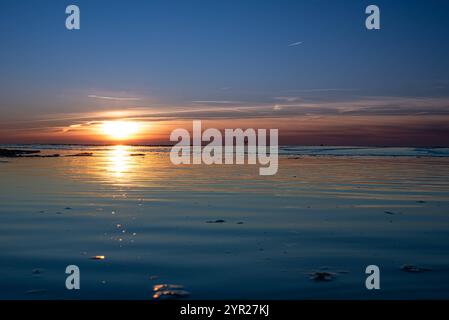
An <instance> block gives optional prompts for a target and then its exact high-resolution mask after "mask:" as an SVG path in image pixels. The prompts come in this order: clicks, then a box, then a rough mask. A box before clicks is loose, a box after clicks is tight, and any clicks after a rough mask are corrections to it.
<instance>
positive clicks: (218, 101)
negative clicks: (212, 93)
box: [192, 100, 240, 104]
mask: <svg viewBox="0 0 449 320" xmlns="http://www.w3.org/2000/svg"><path fill="white" fill-rule="evenodd" d="M192 102H193V103H199V104H237V103H240V102H239V101H227V100H197V101H192Z"/></svg>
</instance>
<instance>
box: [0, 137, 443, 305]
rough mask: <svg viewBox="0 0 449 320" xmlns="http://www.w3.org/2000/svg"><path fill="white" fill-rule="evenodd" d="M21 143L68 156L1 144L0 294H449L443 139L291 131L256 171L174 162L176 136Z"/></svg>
mask: <svg viewBox="0 0 449 320" xmlns="http://www.w3.org/2000/svg"><path fill="white" fill-rule="evenodd" d="M6 147H8V148H10V147H11V146H5V148H6ZM12 147H13V148H18V147H20V148H21V149H30V150H40V151H41V152H40V153H39V154H40V155H55V154H58V155H59V156H58V157H48V158H38V157H33V158H28V157H10V158H8V157H4V158H0V203H1V206H0V252H1V255H2V257H1V259H0V274H1V275H2V276H1V279H0V285H1V287H2V289H3V290H2V291H1V292H0V299H144V300H152V299H154V297H153V295H154V286H155V285H158V284H170V285H176V286H179V287H181V286H182V290H183V292H184V293H185V295H183V296H182V297H178V298H190V299H448V298H449V232H448V230H449V211H448V209H449V156H448V155H449V153H448V152H447V148H446V149H438V148H435V149H425V148H422V149H413V148H322V147H315V148H306V147H303V148H296V147H292V148H290V147H284V148H281V152H280V158H279V171H278V173H277V174H276V175H274V176H260V175H259V172H258V167H257V166H249V165H232V166H225V165H212V166H207V165H196V166H193V165H184V166H183V165H180V166H175V165H173V164H171V162H170V160H169V150H170V148H168V147H138V146H136V147H129V146H104V147H98V146H90V147H88V146H31V147H30V146H28V147H27V146H12ZM2 148H3V147H2ZM98 256H104V259H92V258H95V257H98ZM68 265H77V266H78V267H79V269H80V272H81V289H80V290H73V291H69V290H67V289H66V288H65V285H64V284H65V279H66V277H67V275H66V274H65V269H66V267H67V266H68ZM368 265H377V266H379V268H380V270H381V290H373V291H370V290H367V289H366V288H365V279H366V277H367V275H366V274H365V268H366V267H367V266H368ZM407 266H413V267H416V269H413V268H407ZM323 272H324V273H326V274H329V277H326V279H322V278H321V277H320V276H317V275H319V274H320V273H323Z"/></svg>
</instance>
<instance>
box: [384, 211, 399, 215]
mask: <svg viewBox="0 0 449 320" xmlns="http://www.w3.org/2000/svg"><path fill="white" fill-rule="evenodd" d="M384 213H386V214H389V215H395V214H396V213H394V212H391V211H384Z"/></svg>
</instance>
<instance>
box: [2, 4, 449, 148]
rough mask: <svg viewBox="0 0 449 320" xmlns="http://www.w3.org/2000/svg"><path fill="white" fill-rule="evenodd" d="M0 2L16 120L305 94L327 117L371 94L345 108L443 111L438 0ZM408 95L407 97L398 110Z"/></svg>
mask: <svg viewBox="0 0 449 320" xmlns="http://www.w3.org/2000/svg"><path fill="white" fill-rule="evenodd" d="M69 4H76V5H78V6H79V7H80V10H81V30H79V31H68V30H67V29H65V17H66V14H65V7H66V6H67V5H69ZM369 4H376V5H378V6H379V7H380V9H381V27H382V29H381V30H379V31H368V30H367V29H366V28H365V25H364V22H365V18H366V15H365V13H364V11H365V8H366V6H367V5H369ZM0 8H1V9H0V41H1V50H0V70H1V76H0V94H1V100H0V111H1V114H2V118H3V121H4V123H3V124H2V125H3V126H7V127H10V128H17V130H19V129H20V128H21V126H23V127H27V126H28V127H30V126H32V127H36V123H35V122H33V124H32V125H31V124H30V123H28V124H22V125H17V124H15V123H16V122H17V121H18V122H19V123H20V121H22V123H24V122H30V121H35V120H36V119H40V120H41V119H42V118H45V117H47V119H50V118H52V117H53V116H55V118H57V119H58V121H57V123H55V126H57V127H61V126H67V125H71V124H73V123H72V122H74V123H77V121H78V122H79V121H85V119H86V117H89V114H90V113H93V112H103V111H111V110H118V111H120V110H144V111H143V112H142V114H141V116H148V114H150V115H151V114H152V112H153V113H154V112H156V111H157V112H158V113H163V114H164V115H165V116H167V115H166V114H165V113H170V114H174V116H173V117H174V118H179V115H178V114H177V113H176V111H177V110H184V111H185V110H192V111H193V112H195V113H194V115H195V116H198V117H201V116H202V114H201V112H199V111H198V110H204V109H206V110H207V114H205V115H206V117H209V116H211V114H212V113H213V111H214V110H215V109H217V113H216V117H217V118H220V117H222V114H221V112H220V110H222V109H223V108H224V107H229V108H251V110H252V111H251V112H247V114H246V115H245V117H255V118H258V117H266V111H267V110H271V109H273V110H275V111H281V110H284V114H282V116H284V117H285V116H287V117H291V116H293V115H294V116H299V117H300V116H304V114H309V113H310V112H304V110H303V108H301V107H304V106H306V107H307V108H308V109H307V110H310V108H309V107H310V106H311V105H313V106H317V107H318V108H321V109H318V110H314V112H313V113H314V114H315V115H316V114H318V115H320V116H326V115H333V114H334V111H335V110H334V109H332V108H330V109H329V105H334V104H338V103H339V104H346V105H348V106H349V107H351V106H354V105H357V106H359V105H361V104H362V103H364V102H367V101H368V102H367V106H370V103H369V101H375V103H373V108H363V110H361V109H360V108H359V109H357V112H360V113H362V114H363V115H374V116H375V115H395V116H398V115H397V113H398V110H399V109H400V113H401V115H402V116H408V115H416V114H419V113H420V112H421V113H422V112H425V113H426V114H428V115H429V112H430V115H435V116H441V115H444V116H445V115H446V114H449V105H448V104H447V101H448V100H447V97H448V96H449V59H447V56H449V42H448V41H447V37H448V32H449V19H447V12H449V2H447V1H436V0H435V1H407V2H404V1H395V0H390V1H374V2H373V1H356V0H354V1H350V0H345V1H343V0H341V1H323V0H313V1H312V0H309V1H300V0H296V1H283V0H277V1H271V0H266V1H251V0H240V1H233V0H229V1H206V0H203V1H201V0H193V1H138V0H134V1H121V0H120V1H112V0H110V1H103V0H89V1H48V0H46V1H45V0H44V1H24V0H19V1H12V0H11V1H10V0H2V1H1V4H0ZM297 42H301V44H299V45H294V46H292V45H291V44H293V43H297ZM106 98H108V99H106ZM113 98H117V99H115V100H114V99H113ZM410 99H417V100H416V101H417V102H416V103H417V104H418V105H417V106H416V105H414V102H412V103H410V104H411V105H414V106H413V108H410V109H409V108H407V106H405V105H404V104H405V103H408V102H410ZM379 101H381V102H379ZM299 103H301V105H300V106H298V104H299ZM416 103H415V104H416ZM284 105H285V106H284ZM293 105H295V106H296V107H294V106H293ZM379 105H380V107H379ZM258 107H260V108H261V109H258ZM264 108H265V109H264ZM270 108H271V109H270ZM287 109H288V110H290V111H289V112H287V113H286V112H285V110H287ZM293 109H294V110H293ZM261 110H262V111H261ZM298 110H299V111H298ZM338 110H339V109H338ZM270 112H271V111H270ZM56 115H58V116H57V117H56ZM62 115H65V116H62ZM67 115H71V116H70V117H68V116H67ZM97 116H98V115H96V117H95V119H97V118H98V117H97ZM229 116H230V115H229V114H228V113H227V115H226V117H227V118H228V117H229ZM233 116H234V117H236V118H238V117H239V112H237V113H235V114H234V115H232V116H231V117H233ZM342 116H344V115H342ZM99 117H101V116H99ZM67 118H70V119H71V120H70V121H67V120H66V119H67ZM62 119H65V120H64V121H62ZM343 120H344V119H343ZM71 121H72V122H71ZM343 122H344V121H343ZM47 125H48V124H47ZM443 129H445V128H443ZM443 131H444V130H443ZM444 132H445V131H444ZM348 143H349V142H348Z"/></svg>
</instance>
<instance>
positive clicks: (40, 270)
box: [32, 269, 44, 274]
mask: <svg viewBox="0 0 449 320" xmlns="http://www.w3.org/2000/svg"><path fill="white" fill-rule="evenodd" d="M43 272H44V270H43V269H33V271H32V273H33V274H41V273H43Z"/></svg>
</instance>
